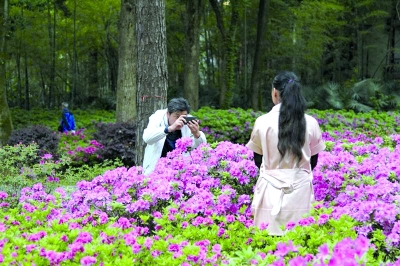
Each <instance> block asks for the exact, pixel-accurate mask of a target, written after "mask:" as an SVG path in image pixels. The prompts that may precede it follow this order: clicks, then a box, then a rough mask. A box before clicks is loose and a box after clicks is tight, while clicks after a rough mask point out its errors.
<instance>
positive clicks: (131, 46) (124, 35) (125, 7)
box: [116, 0, 137, 123]
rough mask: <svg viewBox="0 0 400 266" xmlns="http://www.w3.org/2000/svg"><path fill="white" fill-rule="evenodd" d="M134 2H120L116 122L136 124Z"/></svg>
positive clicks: (125, 0)
mask: <svg viewBox="0 0 400 266" xmlns="http://www.w3.org/2000/svg"><path fill="white" fill-rule="evenodd" d="M134 17H135V0H121V15H120V26H119V34H120V37H119V38H120V39H119V59H118V79H117V112H116V116H117V122H128V123H134V122H136V116H137V111H136V61H137V58H136V35H135V19H134Z"/></svg>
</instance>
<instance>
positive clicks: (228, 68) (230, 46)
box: [209, 0, 239, 109]
mask: <svg viewBox="0 0 400 266" xmlns="http://www.w3.org/2000/svg"><path fill="white" fill-rule="evenodd" d="M209 1H210V4H211V7H212V8H213V10H214V13H215V17H216V20H217V27H218V29H219V31H220V33H221V37H222V40H223V44H222V47H221V49H222V52H221V56H222V62H221V66H222V68H221V70H222V73H221V75H223V78H221V80H220V81H221V82H222V83H220V98H219V105H220V108H222V109H226V108H229V107H230V106H231V104H232V98H233V88H234V86H235V79H234V75H235V73H234V67H235V59H236V31H237V24H238V20H239V13H238V4H239V1H238V0H232V1H230V2H229V3H230V5H231V19H230V24H229V28H228V30H225V25H224V21H223V15H222V14H223V12H222V7H221V6H222V5H223V4H224V3H225V2H219V1H217V0H209Z"/></svg>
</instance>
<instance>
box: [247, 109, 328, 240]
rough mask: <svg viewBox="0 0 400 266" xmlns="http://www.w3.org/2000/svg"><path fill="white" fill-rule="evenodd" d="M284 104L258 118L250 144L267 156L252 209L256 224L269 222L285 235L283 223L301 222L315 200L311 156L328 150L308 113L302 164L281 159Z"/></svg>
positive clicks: (271, 228)
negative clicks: (280, 119) (280, 124)
mask: <svg viewBox="0 0 400 266" xmlns="http://www.w3.org/2000/svg"><path fill="white" fill-rule="evenodd" d="M279 108H280V104H278V105H275V106H274V107H273V108H272V110H271V111H270V112H269V113H267V114H265V115H263V116H260V117H259V118H257V120H256V122H255V124H254V128H253V132H252V134H251V138H250V141H249V142H248V143H247V145H246V146H247V147H248V148H249V149H251V150H253V151H254V152H256V153H258V154H261V155H263V162H262V165H261V168H260V176H259V178H258V181H257V184H256V188H255V192H254V198H253V202H252V206H251V207H252V211H253V215H254V223H255V225H256V226H260V225H261V224H262V223H264V224H268V227H267V230H268V231H269V233H270V234H271V235H283V233H284V232H283V231H282V230H281V226H282V225H286V224H287V223H288V222H297V221H298V220H300V219H301V218H302V217H303V215H305V214H307V213H308V212H309V211H310V208H311V203H312V201H313V200H314V190H313V186H312V179H313V175H312V171H311V165H310V158H311V156H312V155H315V154H317V153H319V152H321V151H323V150H324V149H325V144H324V142H323V140H322V135H321V130H320V128H319V125H318V122H317V120H316V119H315V118H313V117H311V116H309V115H305V118H306V124H307V127H306V139H305V143H304V146H303V149H302V152H303V158H302V160H301V161H300V163H299V164H298V165H296V160H294V158H293V157H292V156H286V157H285V158H283V160H282V161H281V160H280V159H281V157H280V154H279V151H278V148H277V146H278V119H279Z"/></svg>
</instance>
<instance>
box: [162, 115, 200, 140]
mask: <svg viewBox="0 0 400 266" xmlns="http://www.w3.org/2000/svg"><path fill="white" fill-rule="evenodd" d="M185 117H186V115H181V116H179V118H178V119H176V120H175V122H174V123H173V124H172V125H170V126H169V127H168V132H174V131H176V130H181V129H182V127H183V126H184V125H185V122H186V120H185ZM187 126H188V127H189V129H190V132H192V134H193V136H194V137H195V138H199V137H200V130H199V123H198V120H192V121H189V122H187Z"/></svg>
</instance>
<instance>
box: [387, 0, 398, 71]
mask: <svg viewBox="0 0 400 266" xmlns="http://www.w3.org/2000/svg"><path fill="white" fill-rule="evenodd" d="M396 16H397V9H396V1H395V0H392V13H391V17H390V28H389V47H388V51H389V56H388V62H387V65H389V66H390V67H389V68H388V69H387V71H389V72H392V71H393V70H394V52H395V50H394V49H395V46H396V43H395V40H396V27H395V23H396V22H395V20H396ZM397 19H399V20H400V17H398V18H397Z"/></svg>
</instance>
